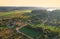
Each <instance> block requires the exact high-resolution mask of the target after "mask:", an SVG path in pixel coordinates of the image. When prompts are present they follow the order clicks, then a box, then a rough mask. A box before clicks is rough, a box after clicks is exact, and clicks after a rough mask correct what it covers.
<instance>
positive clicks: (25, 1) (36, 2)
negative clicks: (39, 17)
mask: <svg viewBox="0 0 60 39" xmlns="http://www.w3.org/2000/svg"><path fill="white" fill-rule="evenodd" d="M0 6H16V7H20V6H29V7H30V6H31V7H56V8H60V0H0Z"/></svg>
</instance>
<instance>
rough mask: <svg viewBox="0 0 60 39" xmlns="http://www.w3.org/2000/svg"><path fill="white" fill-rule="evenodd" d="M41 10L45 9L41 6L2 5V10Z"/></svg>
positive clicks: (0, 8) (0, 9)
mask: <svg viewBox="0 0 60 39" xmlns="http://www.w3.org/2000/svg"><path fill="white" fill-rule="evenodd" d="M27 9H30V10H40V9H45V8H41V7H0V11H12V10H27Z"/></svg>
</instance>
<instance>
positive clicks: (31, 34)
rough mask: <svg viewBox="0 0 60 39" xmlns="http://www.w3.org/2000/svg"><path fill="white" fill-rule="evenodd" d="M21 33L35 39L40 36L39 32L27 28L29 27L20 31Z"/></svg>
mask: <svg viewBox="0 0 60 39" xmlns="http://www.w3.org/2000/svg"><path fill="white" fill-rule="evenodd" d="M20 31H21V32H23V33H25V34H27V35H29V36H31V37H33V38H36V37H37V36H39V35H40V32H39V31H36V30H33V29H31V28H27V27H23V28H22V29H20Z"/></svg>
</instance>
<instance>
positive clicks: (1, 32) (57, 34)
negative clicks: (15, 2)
mask: <svg viewBox="0 0 60 39" xmlns="http://www.w3.org/2000/svg"><path fill="white" fill-rule="evenodd" d="M0 39H60V10H58V9H55V10H52V9H50V11H48V10H47V8H41V7H40V8H39V7H0Z"/></svg>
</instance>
